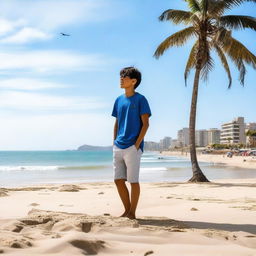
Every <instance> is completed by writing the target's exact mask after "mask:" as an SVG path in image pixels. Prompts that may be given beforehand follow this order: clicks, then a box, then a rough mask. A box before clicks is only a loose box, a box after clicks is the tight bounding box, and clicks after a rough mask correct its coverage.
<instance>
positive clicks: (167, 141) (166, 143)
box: [160, 137, 172, 150]
mask: <svg viewBox="0 0 256 256" xmlns="http://www.w3.org/2000/svg"><path fill="white" fill-rule="evenodd" d="M171 143H172V138H171V137H164V138H163V139H162V140H160V150H168V149H169V148H170V146H171Z"/></svg>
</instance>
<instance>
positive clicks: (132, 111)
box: [112, 92, 151, 151]
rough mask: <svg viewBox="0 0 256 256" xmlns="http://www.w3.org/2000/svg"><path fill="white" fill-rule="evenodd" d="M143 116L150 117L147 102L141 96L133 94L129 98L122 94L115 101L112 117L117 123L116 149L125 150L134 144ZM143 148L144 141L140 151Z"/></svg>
mask: <svg viewBox="0 0 256 256" xmlns="http://www.w3.org/2000/svg"><path fill="white" fill-rule="evenodd" d="M143 114H149V116H151V111H150V107H149V104H148V101H147V99H146V98H145V97H144V96H143V95H141V94H139V93H137V92H135V94H134V95H133V96H131V97H126V95H125V94H123V95H121V96H119V97H118V98H117V99H116V101H115V104H114V108H113V112H112V116H114V117H116V118H117V122H118V131H117V136H116V139H115V142H114V143H115V145H116V146H117V147H119V148H121V149H125V148H128V147H130V146H132V145H134V144H135V143H136V140H137V138H138V137H139V134H140V131H141V128H142V120H141V115H143ZM143 147H144V141H142V142H141V144H140V149H141V150H142V151H143Z"/></svg>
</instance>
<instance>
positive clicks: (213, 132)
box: [208, 128, 220, 145]
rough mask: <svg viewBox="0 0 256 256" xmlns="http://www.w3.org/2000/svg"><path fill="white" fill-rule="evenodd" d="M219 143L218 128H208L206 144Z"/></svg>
mask: <svg viewBox="0 0 256 256" xmlns="http://www.w3.org/2000/svg"><path fill="white" fill-rule="evenodd" d="M212 144H220V130H219V129H217V128H211V129H209V130H208V145H212Z"/></svg>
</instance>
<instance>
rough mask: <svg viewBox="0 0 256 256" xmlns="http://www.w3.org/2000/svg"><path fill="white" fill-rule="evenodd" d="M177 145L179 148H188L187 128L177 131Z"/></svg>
mask: <svg viewBox="0 0 256 256" xmlns="http://www.w3.org/2000/svg"><path fill="white" fill-rule="evenodd" d="M178 143H179V146H180V147H186V146H189V128H183V129H181V130H179V131H178Z"/></svg>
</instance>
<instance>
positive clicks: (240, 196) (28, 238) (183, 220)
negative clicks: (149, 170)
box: [0, 179, 256, 256]
mask: <svg viewBox="0 0 256 256" xmlns="http://www.w3.org/2000/svg"><path fill="white" fill-rule="evenodd" d="M255 182H256V179H246V180H244V179H239V180H237V179H236V180H214V181H213V182H211V183H204V184H193V183H186V182H166V183H142V184H141V188H142V189H141V191H142V193H141V198H140V201H139V205H138V210H137V220H129V219H127V218H119V217H117V216H119V215H120V214H121V212H122V205H121V202H120V199H119V197H118V195H117V191H116V188H115V186H114V184H113V183H112V182H105V183H104V182H101V183H81V184H76V185H74V184H65V185H63V184H54V185H51V184H48V185H40V186H31V187H20V188H1V189H0V205H4V206H5V207H2V208H1V211H0V251H2V253H4V254H5V253H6V254H8V255H51V256H53V255H54V256H60V255H74V256H76V255H84V254H89V255H92V254H98V255H100V256H101V255H102V256H105V255H136V256H139V255H150V254H146V253H149V252H152V253H151V254H152V255H161V256H165V255H166V256H167V255H168V256H169V255H170V251H172V254H173V255H186V256H194V255H198V253H199V252H200V253H201V254H200V255H207V256H215V255H222V254H223V253H224V252H225V254H228V255H233V256H248V255H254V254H255V253H256V220H255V210H256V208H255V206H256V199H255V190H256V185H255ZM223 213H225V214H223Z"/></svg>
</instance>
